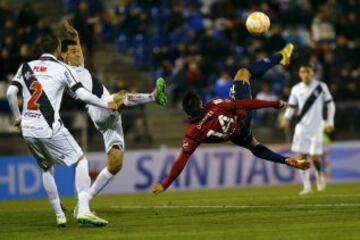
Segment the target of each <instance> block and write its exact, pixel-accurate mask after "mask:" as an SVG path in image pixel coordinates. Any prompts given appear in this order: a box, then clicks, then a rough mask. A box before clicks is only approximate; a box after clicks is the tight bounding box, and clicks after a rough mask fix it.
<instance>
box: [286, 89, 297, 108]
mask: <svg viewBox="0 0 360 240" xmlns="http://www.w3.org/2000/svg"><path fill="white" fill-rule="evenodd" d="M288 103H289V106H290V107H292V108H297V106H298V100H297V98H296V94H295V88H292V89H291V92H290V96H289V100H288Z"/></svg>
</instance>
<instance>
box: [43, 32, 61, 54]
mask: <svg viewBox="0 0 360 240" xmlns="http://www.w3.org/2000/svg"><path fill="white" fill-rule="evenodd" d="M59 44H60V42H59V39H58V38H57V36H55V35H53V34H49V35H45V36H43V37H41V38H40V40H39V51H40V53H41V54H43V53H54V52H55V51H56V49H57V48H58V47H59Z"/></svg>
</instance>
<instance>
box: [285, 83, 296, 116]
mask: <svg viewBox="0 0 360 240" xmlns="http://www.w3.org/2000/svg"><path fill="white" fill-rule="evenodd" d="M288 103H289V107H288V108H287V109H286V110H285V114H284V118H286V119H290V118H291V117H292V116H293V115H294V114H295V110H296V108H297V107H298V100H297V98H296V95H295V89H294V88H292V89H291V92H290V96H289V100H288Z"/></svg>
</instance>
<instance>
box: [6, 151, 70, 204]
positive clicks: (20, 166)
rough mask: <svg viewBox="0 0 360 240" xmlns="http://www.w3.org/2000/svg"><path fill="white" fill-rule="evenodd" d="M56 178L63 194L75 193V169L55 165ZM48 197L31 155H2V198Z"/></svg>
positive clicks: (38, 169) (39, 172)
mask: <svg viewBox="0 0 360 240" xmlns="http://www.w3.org/2000/svg"><path fill="white" fill-rule="evenodd" d="M55 178H56V182H57V184H58V190H59V193H60V195H61V196H71V195H74V169H73V168H72V167H63V166H56V167H55ZM41 197H46V192H45V190H44V188H43V185H42V174H41V170H40V168H39V167H38V165H37V163H36V160H35V159H34V158H33V157H30V156H17V157H0V199H1V200H9V199H21V198H41Z"/></svg>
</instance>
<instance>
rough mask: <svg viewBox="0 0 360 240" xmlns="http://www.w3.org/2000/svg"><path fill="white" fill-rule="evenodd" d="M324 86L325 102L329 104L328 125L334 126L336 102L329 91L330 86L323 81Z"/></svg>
mask: <svg viewBox="0 0 360 240" xmlns="http://www.w3.org/2000/svg"><path fill="white" fill-rule="evenodd" d="M322 88H323V91H324V103H325V104H326V105H327V116H326V121H327V124H328V125H330V126H334V118H335V103H334V101H333V97H332V95H331V93H330V91H329V88H328V86H327V85H326V84H325V83H322Z"/></svg>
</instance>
